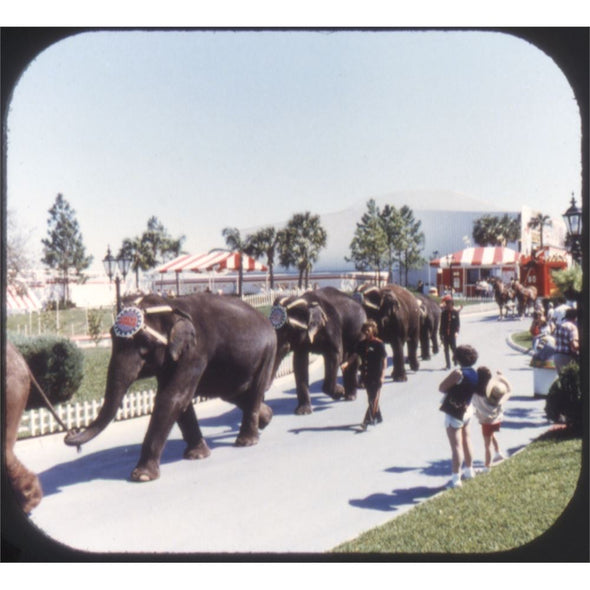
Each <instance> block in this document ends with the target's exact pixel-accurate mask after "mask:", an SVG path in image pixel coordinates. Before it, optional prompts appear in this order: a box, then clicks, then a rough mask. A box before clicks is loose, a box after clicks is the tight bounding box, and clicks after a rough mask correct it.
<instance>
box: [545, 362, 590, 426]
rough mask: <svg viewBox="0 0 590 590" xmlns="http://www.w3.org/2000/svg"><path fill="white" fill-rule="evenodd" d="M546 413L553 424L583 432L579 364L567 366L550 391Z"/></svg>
mask: <svg viewBox="0 0 590 590" xmlns="http://www.w3.org/2000/svg"><path fill="white" fill-rule="evenodd" d="M545 413H546V414H547V418H548V419H549V420H551V422H559V423H562V424H563V423H564V424H567V425H568V426H570V427H571V428H573V429H574V430H575V431H578V430H580V431H581V429H582V387H581V384H580V366H579V365H578V363H577V362H575V361H572V362H571V363H569V364H568V365H566V366H565V367H564V369H563V370H562V371H561V373H560V374H559V377H558V378H557V380H556V381H555V383H553V385H552V386H551V388H550V389H549V394H548V395H547V401H546V403H545Z"/></svg>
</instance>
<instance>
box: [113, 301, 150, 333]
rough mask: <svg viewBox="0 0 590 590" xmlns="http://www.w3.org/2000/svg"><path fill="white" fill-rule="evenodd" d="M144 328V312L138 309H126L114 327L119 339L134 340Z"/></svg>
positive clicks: (121, 312)
mask: <svg viewBox="0 0 590 590" xmlns="http://www.w3.org/2000/svg"><path fill="white" fill-rule="evenodd" d="M142 328H143V312H142V311H141V309H139V308H138V307H125V308H123V309H122V310H121V311H120V312H119V313H118V314H117V318H116V319H115V323H114V325H113V330H114V332H115V335H116V336H118V337H119V338H133V336H135V334H137V333H138V332H139V331H140V330H141V329H142Z"/></svg>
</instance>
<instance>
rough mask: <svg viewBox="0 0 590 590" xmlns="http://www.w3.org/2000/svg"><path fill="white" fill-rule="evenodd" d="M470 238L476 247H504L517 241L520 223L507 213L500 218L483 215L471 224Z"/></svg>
mask: <svg viewBox="0 0 590 590" xmlns="http://www.w3.org/2000/svg"><path fill="white" fill-rule="evenodd" d="M472 237H473V241H474V242H475V243H476V244H477V245H478V246H506V244H507V243H508V242H515V241H517V240H518V239H519V237H520V222H519V220H518V218H514V217H510V215H508V214H507V213H505V214H504V215H503V216H502V217H498V216H496V215H483V216H482V217H479V218H478V219H476V220H475V221H474V222H473V233H472Z"/></svg>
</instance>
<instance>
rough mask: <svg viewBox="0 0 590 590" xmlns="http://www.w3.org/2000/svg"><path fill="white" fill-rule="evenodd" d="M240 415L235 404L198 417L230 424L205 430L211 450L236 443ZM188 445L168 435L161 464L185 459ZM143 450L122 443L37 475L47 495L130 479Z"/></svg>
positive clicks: (205, 421) (205, 423)
mask: <svg viewBox="0 0 590 590" xmlns="http://www.w3.org/2000/svg"><path fill="white" fill-rule="evenodd" d="M241 419H242V412H241V411H240V410H239V409H237V408H232V409H231V410H229V411H227V412H225V413H223V414H221V415H219V416H215V417H211V418H205V419H202V420H199V424H200V425H201V427H202V428H204V429H206V428H207V427H211V428H218V427H220V426H226V427H227V430H224V431H223V432H221V433H218V434H212V435H208V434H207V432H206V431H205V432H204V433H203V435H204V438H205V440H206V441H207V445H208V446H209V448H210V449H211V451H214V450H215V449H216V448H219V447H222V446H233V445H234V441H235V439H236V437H237V435H238V431H239V427H240V422H241ZM185 448H186V443H185V442H184V440H182V439H181V438H170V439H168V441H167V442H166V445H165V446H164V450H163V451H162V456H161V459H160V464H161V465H164V464H168V463H175V462H177V461H184V460H185V459H184V458H183V456H182V455H183V452H184V449H185ZM140 454H141V442H138V443H137V444H132V445H121V446H118V447H112V448H110V449H104V450H101V451H96V452H94V453H87V454H81V455H79V456H77V457H76V458H75V459H73V460H72V461H68V462H66V463H60V464H58V465H54V466H53V467H50V468H49V469H47V470H45V471H43V472H40V473H38V474H37V475H38V477H39V480H40V481H41V485H42V487H43V494H44V495H45V496H50V495H52V494H57V493H60V492H61V491H62V489H63V488H65V487H67V486H71V485H75V484H79V483H86V482H90V481H94V480H100V479H102V480H118V481H121V480H127V481H129V482H131V479H130V474H131V471H132V470H133V468H134V467H135V465H136V464H137V461H138V460H139V456H140ZM134 485H135V484H134Z"/></svg>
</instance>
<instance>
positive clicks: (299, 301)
mask: <svg viewBox="0 0 590 590" xmlns="http://www.w3.org/2000/svg"><path fill="white" fill-rule="evenodd" d="M302 305H305V306H307V301H306V300H305V299H301V298H299V299H295V301H292V302H291V303H289V305H287V306H286V308H287V309H291V308H293V307H301V306H302Z"/></svg>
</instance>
